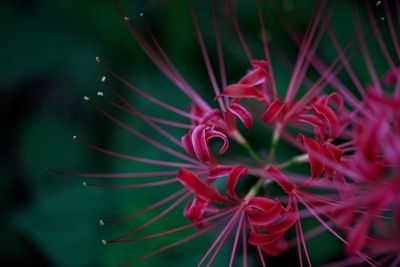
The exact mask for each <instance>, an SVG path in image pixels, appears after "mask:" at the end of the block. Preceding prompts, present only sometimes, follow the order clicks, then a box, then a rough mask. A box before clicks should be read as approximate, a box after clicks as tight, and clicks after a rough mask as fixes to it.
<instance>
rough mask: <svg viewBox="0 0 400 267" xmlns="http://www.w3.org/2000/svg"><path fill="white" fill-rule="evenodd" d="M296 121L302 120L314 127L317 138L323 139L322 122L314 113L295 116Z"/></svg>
mask: <svg viewBox="0 0 400 267" xmlns="http://www.w3.org/2000/svg"><path fill="white" fill-rule="evenodd" d="M297 121H299V122H304V123H307V124H309V125H311V126H312V127H314V133H315V135H316V136H317V137H318V138H319V139H323V138H324V136H325V133H324V132H325V131H324V125H325V124H324V122H323V121H322V120H321V119H320V118H318V117H317V116H315V115H312V114H301V115H299V116H298V117H297Z"/></svg>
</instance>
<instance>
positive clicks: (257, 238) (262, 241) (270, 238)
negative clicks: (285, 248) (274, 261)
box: [249, 232, 284, 246]
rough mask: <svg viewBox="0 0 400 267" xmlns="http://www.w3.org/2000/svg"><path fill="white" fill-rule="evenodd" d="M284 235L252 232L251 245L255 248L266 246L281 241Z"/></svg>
mask: <svg viewBox="0 0 400 267" xmlns="http://www.w3.org/2000/svg"><path fill="white" fill-rule="evenodd" d="M283 235H284V233H272V234H261V233H256V232H251V233H250V236H249V243H250V244H252V245H254V246H266V245H269V244H272V243H274V242H275V241H277V240H279V239H281V238H282V237H283Z"/></svg>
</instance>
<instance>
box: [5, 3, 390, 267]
mask: <svg viewBox="0 0 400 267" xmlns="http://www.w3.org/2000/svg"><path fill="white" fill-rule="evenodd" d="M206 2H208V1H206ZM241 2H242V3H241V4H240V7H239V8H238V10H239V18H240V22H241V25H242V27H243V31H244V33H245V35H246V38H248V40H249V43H250V46H251V48H252V51H254V54H255V55H256V56H255V57H256V58H260V57H261V56H262V53H261V41H260V36H259V34H258V31H259V25H258V21H257V18H256V12H257V10H256V5H255V3H250V4H244V2H245V1H241ZM249 2H252V1H249ZM278 2H280V3H279V4H277V5H274V8H268V9H267V10H265V12H264V15H265V17H266V19H267V29H268V34H269V37H271V38H272V43H274V44H275V46H279V47H280V49H281V50H282V51H283V52H284V54H285V55H286V56H287V57H288V58H289V59H291V60H293V59H295V57H296V51H297V49H296V46H295V45H294V44H293V42H291V41H290V39H289V37H288V36H287V33H286V31H285V30H284V28H283V27H282V24H281V22H280V19H281V20H285V21H287V22H289V23H295V25H296V26H297V27H299V28H300V29H302V30H303V31H304V29H305V26H306V25H307V20H308V18H309V16H310V15H311V12H312V8H313V1H290V0H285V1H278ZM339 2H340V4H339V7H338V9H337V11H336V13H335V15H334V16H333V20H334V26H335V29H336V31H337V32H340V34H338V36H339V38H340V40H341V41H342V42H343V43H344V41H345V40H348V39H349V38H350V36H351V35H352V34H353V33H354V31H353V30H354V27H353V26H352V25H353V22H352V19H351V15H350V11H351V4H350V2H351V1H339ZM200 4H201V3H200V1H195V9H196V12H197V14H198V17H199V20H200V24H201V26H202V29H203V31H204V35H205V39H206V40H207V44H208V48H209V49H210V51H211V53H212V58H213V62H214V63H216V60H215V59H216V57H215V43H214V37H213V32H212V27H211V26H212V24H211V17H210V5H209V4H208V3H207V4H204V5H203V6H201V5H200ZM123 6H124V10H126V12H127V13H128V14H129V16H130V17H131V18H132V20H133V21H134V23H135V24H137V25H139V27H141V25H142V24H141V22H140V20H139V18H138V16H137V15H138V14H139V13H140V12H144V13H145V17H146V19H147V20H148V21H149V24H150V25H151V27H152V28H153V30H154V32H155V34H156V36H157V37H158V38H159V40H160V42H161V44H162V45H163V47H164V48H165V49H166V51H167V52H168V54H169V55H170V56H171V58H172V59H173V61H174V62H175V63H176V65H177V66H178V69H179V70H180V71H181V72H182V73H183V74H184V76H185V77H186V78H187V80H188V81H189V82H190V83H191V84H192V85H193V86H194V87H195V88H196V90H198V92H199V93H200V94H201V95H202V96H204V97H205V98H206V99H207V100H208V101H209V102H210V103H211V102H213V101H212V99H213V93H212V88H211V86H210V84H209V81H208V79H207V75H206V73H205V70H204V65H203V63H202V60H201V55H200V53H199V48H198V43H197V41H196V38H195V34H194V32H193V26H192V24H191V21H190V15H189V11H188V8H187V3H186V2H185V1H161V0H159V1H156V0H153V1H151V0H149V1H125V3H124V4H123ZM364 12H365V11H364V9H363V8H361V13H364ZM376 12H377V14H376V16H377V17H379V16H380V15H379V14H380V13H379V12H381V11H380V10H377V11H376ZM0 18H1V19H0V22H1V24H0V86H1V91H0V100H1V106H0V110H1V113H0V114H1V117H2V121H3V123H2V124H1V125H2V127H1V128H2V130H1V139H0V140H1V141H0V144H1V151H2V156H1V157H2V158H1V161H0V167H1V172H0V175H1V179H0V197H1V202H0V209H1V211H2V214H1V219H0V236H1V249H0V265H2V266H65V267H70V266H71V267H74V266H112V265H115V264H117V263H121V262H124V261H127V260H130V259H133V258H135V257H136V256H138V255H142V254H144V253H145V252H148V251H151V250H153V249H155V248H158V247H161V246H162V245H163V244H168V243H170V242H172V241H173V240H176V238H177V236H171V237H169V236H168V237H166V238H161V239H155V240H152V241H148V242H142V243H135V244H116V245H110V246H103V245H101V243H100V240H101V239H103V238H110V237H112V236H114V235H115V234H120V233H124V232H126V231H127V230H129V229H133V228H135V226H138V225H141V224H142V223H143V222H145V221H146V219H149V218H151V217H152V214H150V215H148V216H147V217H146V216H142V217H139V218H138V219H136V220H131V221H126V222H123V223H119V224H114V225H110V226H103V227H101V226H100V225H99V224H98V220H99V219H101V218H112V217H113V216H118V215H123V214H128V213H130V212H132V211H134V210H136V209H138V208H140V207H144V206H145V205H146V203H151V202H152V201H155V200H157V199H159V198H160V197H162V196H163V195H164V191H163V190H141V189H128V190H121V189H119V190H107V189H94V188H84V187H82V186H81V183H82V181H84V178H77V177H64V176H59V175H55V174H53V173H49V172H48V171H46V168H48V167H51V168H56V169H61V170H68V171H80V170H83V171H145V170H149V169H148V168H147V167H146V166H145V165H136V164H134V163H131V162H128V161H123V160H116V159H113V158H111V157H108V156H104V155H101V154H99V153H97V152H95V151H92V150H90V149H88V148H86V147H85V146H84V145H81V144H78V143H76V142H73V140H72V138H71V137H72V136H73V135H78V136H80V137H82V139H84V140H88V141H90V142H91V143H95V144H101V145H103V146H105V147H108V148H112V149H113V150H116V151H124V152H127V153H130V154H134V155H138V156H145V157H146V156H147V157H154V158H158V159H169V157H168V156H167V155H165V154H163V153H161V152H159V151H158V150H156V149H154V148H152V147H151V146H149V145H147V144H145V143H144V142H142V141H138V139H136V138H133V137H132V136H131V135H129V134H128V133H127V132H126V131H124V130H121V129H120V128H118V127H116V126H115V125H113V124H111V123H109V122H108V121H107V120H106V119H104V118H102V117H101V116H99V115H98V114H96V113H95V112H94V111H93V109H91V108H90V107H89V106H88V105H86V104H85V103H84V101H82V97H83V96H84V95H88V96H90V97H91V98H95V95H96V92H97V91H99V90H103V91H105V93H106V90H105V88H104V87H103V85H102V84H101V82H100V78H101V77H102V76H103V75H104V74H105V71H104V70H103V69H102V68H101V67H99V66H98V65H97V64H96V63H95V60H94V58H95V56H100V57H101V58H102V60H103V61H104V62H106V63H107V64H108V65H110V66H111V68H112V69H113V70H115V71H117V72H118V73H121V74H122V75H123V76H124V77H126V78H127V79H128V80H129V81H130V82H132V83H134V84H135V85H137V86H139V87H141V88H144V90H145V91H146V92H149V93H151V94H153V95H154V96H157V97H159V98H161V99H163V100H165V101H167V102H169V103H171V104H173V105H177V106H179V107H181V108H186V107H187V105H188V103H189V102H188V99H187V98H186V97H185V96H184V95H183V94H181V93H180V92H179V91H178V90H177V89H176V88H175V87H174V86H173V85H172V84H171V83H170V82H169V81H168V80H167V79H166V78H165V77H164V76H163V75H162V74H161V73H160V71H158V70H157V69H156V68H155V67H154V65H153V64H152V63H151V62H150V61H149V60H148V58H147V57H146V56H145V55H144V53H143V52H142V51H141V50H140V48H139V46H138V45H137V44H136V43H135V41H133V40H132V38H131V37H130V36H129V33H128V31H127V29H126V27H125V26H124V23H123V21H122V20H121V18H120V17H119V15H118V13H117V8H116V7H115V5H114V3H113V1H63V0H57V1H50V0H41V1H40V0H36V1H35V0H31V1H21V0H19V1H2V2H1V3H0ZM221 24H222V25H221V26H222V29H223V30H222V31H223V35H224V49H225V59H226V65H227V70H228V77H229V81H230V82H235V81H237V80H238V79H240V76H242V75H243V74H244V73H245V71H246V69H247V68H248V67H249V63H248V62H247V61H246V58H245V57H244V53H243V51H242V50H241V47H240V44H239V42H238V40H237V38H236V36H235V34H234V32H233V30H232V26H231V24H230V22H229V20H226V21H224V22H222V21H221ZM349 25H350V26H349ZM375 48H376V47H374V46H373V45H372V49H375ZM332 51H333V50H332V48H331V46H329V41H328V40H323V42H322V46H321V48H320V49H319V53H320V54H321V55H322V57H323V58H326V59H328V60H331V59H332V58H335V57H336V54H335V53H333V52H332ZM377 57H378V56H377ZM273 60H274V63H275V65H274V66H275V72H276V73H275V74H276V79H277V82H278V87H279V90H280V94H281V95H284V90H285V89H284V88H285V86H287V84H288V80H289V76H288V72H287V71H286V70H285V67H284V65H283V64H281V63H279V61H278V60H277V58H276V56H275V55H273ZM363 64H364V62H363V61H360V63H358V65H359V66H362V65H363ZM379 64H380V63H379V59H378V60H377V67H378V70H379V67H380V65H379ZM382 66H384V65H382ZM360 68H361V67H360ZM359 73H360V77H361V78H362V79H364V78H365V80H367V79H366V77H365V76H366V74H365V71H364V72H363V71H360V72H359ZM311 75H313V73H311ZM345 79H346V78H345ZM111 81H112V80H111ZM347 81H348V78H347ZM112 83H113V84H115V86H116V87H117V88H119V89H121V91H122V92H124V93H123V94H124V96H125V97H126V98H127V99H129V101H131V103H132V104H133V105H135V107H137V108H138V109H140V110H142V111H143V112H148V113H150V114H155V115H158V116H160V117H164V118H172V119H175V117H170V116H169V115H168V114H165V112H163V111H162V110H161V109H159V108H156V107H154V106H153V105H152V104H151V103H148V102H145V101H143V99H141V98H138V97H137V96H136V95H134V94H131V93H129V92H128V90H126V89H123V88H122V87H121V86H120V84H118V83H116V82H115V81H112ZM114 114H118V117H119V118H121V119H122V120H123V121H125V122H127V123H130V125H132V126H134V127H135V128H136V129H138V130H140V131H141V132H143V133H145V134H146V135H149V136H152V137H154V138H159V136H157V135H156V134H155V133H154V131H153V130H151V129H149V128H148V127H146V126H145V125H144V124H143V123H142V122H140V120H137V119H135V118H132V117H131V116H128V115H126V114H123V113H121V112H116V113H114ZM264 131H265V130H264ZM174 133H176V134H182V132H180V131H175V132H174ZM247 135H248V137H249V138H250V139H251V140H253V141H252V142H253V143H255V144H257V146H256V147H257V150H259V151H260V152H261V153H262V152H263V149H262V146H261V145H260V144H263V142H264V143H268V140H267V138H265V137H268V136H269V132H268V131H266V133H264V132H260V131H257V132H256V134H254V133H253V134H251V133H250V134H249V133H247ZM177 136H178V135H177ZM160 140H161V139H160ZM162 142H164V141H162ZM282 155H283V157H284V155H285V152H282V154H281V156H282ZM176 188H179V186H174V185H172V186H169V187H168V189H166V191H169V192H171V191H174V190H175V189H176ZM154 214H156V213H153V215H154ZM181 217H182V216H181V209H179V210H177V211H176V212H174V213H173V214H172V216H170V217H169V219H167V220H164V221H163V222H162V223H160V224H158V225H157V226H155V227H152V228H151V229H149V230H148V231H147V230H146V231H144V234H146V233H154V232H157V231H160V230H159V229H168V228H171V227H173V226H176V225H181V224H184V223H186V220H185V219H182V218H181ZM176 222H179V224H177V223H176ZM305 224H306V225H305V227H312V225H314V222H312V221H311V222H309V223H307V222H306V223H305ZM178 236H179V235H178ZM180 236H185V235H180ZM214 236H215V235H214ZM212 237H213V235H209V236H207V237H205V238H203V239H199V241H195V242H192V243H189V244H186V245H184V246H182V247H181V248H178V249H175V250H172V251H170V252H166V253H163V254H161V255H159V256H157V257H154V258H152V259H150V260H147V261H144V262H142V263H141V264H139V265H140V266H192V265H194V264H197V262H198V260H199V259H200V258H201V255H202V254H203V253H204V252H205V251H206V249H207V248H208V246H209V244H211V242H212ZM309 243H310V244H309V246H310V250H311V252H310V253H311V256H312V258H313V261H314V262H315V263H316V264H317V265H318V264H319V263H321V262H323V261H325V260H326V259H328V260H332V259H335V258H336V257H339V256H340V249H339V246H338V242H337V241H336V240H334V239H332V238H331V237H330V236H329V234H326V235H323V236H322V237H320V238H318V239H313V240H312V241H310V242H309ZM227 244H228V245H227V246H225V247H224V249H223V250H222V252H221V254H220V256H219V257H218V258H217V261H216V263H215V266H224V265H225V264H226V263H227V258H228V255H229V251H230V249H231V243H230V241H228V243H227ZM328 251H330V252H328ZM294 255H295V254H294V253H292V252H289V253H287V254H285V255H284V257H283V258H284V259H285V260H284V261H285V262H286V263H287V264H288V259H289V261H290V262H296V261H297V260H296V257H295V256H294ZM238 258H240V255H238ZM274 261H276V260H274ZM276 262H277V264H279V261H276ZM255 265H256V266H257V265H258V264H257V262H256V263H255Z"/></svg>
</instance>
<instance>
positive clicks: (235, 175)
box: [226, 165, 247, 199]
mask: <svg viewBox="0 0 400 267" xmlns="http://www.w3.org/2000/svg"><path fill="white" fill-rule="evenodd" d="M246 174H247V169H246V168H245V167H244V166H243V165H235V166H234V167H233V168H232V169H231V171H230V172H229V175H228V179H227V181H226V193H227V194H228V196H230V197H232V198H235V199H237V198H238V197H237V195H236V193H235V187H236V184H237V181H238V180H239V177H241V176H243V175H246Z"/></svg>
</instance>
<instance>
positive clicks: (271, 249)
mask: <svg viewBox="0 0 400 267" xmlns="http://www.w3.org/2000/svg"><path fill="white" fill-rule="evenodd" d="M288 248H289V244H288V242H287V241H286V240H284V239H283V238H282V239H279V240H277V241H275V242H274V243H272V244H268V245H265V246H262V247H261V249H262V250H263V251H264V252H265V253H266V254H267V255H268V256H271V257H276V256H278V255H279V254H281V253H282V252H283V251H285V250H287V249H288Z"/></svg>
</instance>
